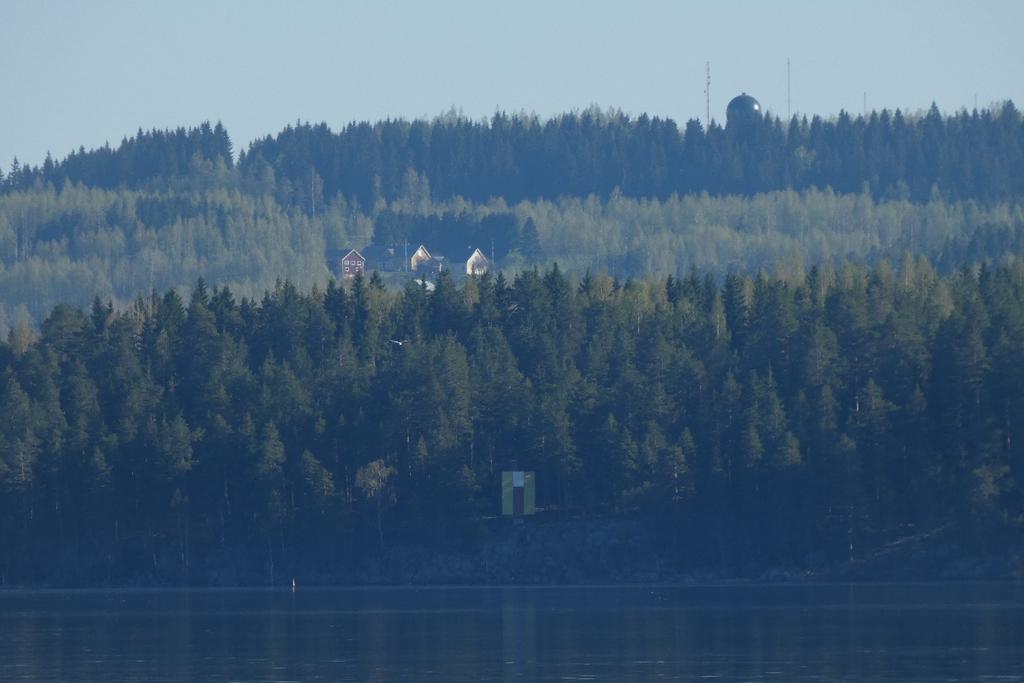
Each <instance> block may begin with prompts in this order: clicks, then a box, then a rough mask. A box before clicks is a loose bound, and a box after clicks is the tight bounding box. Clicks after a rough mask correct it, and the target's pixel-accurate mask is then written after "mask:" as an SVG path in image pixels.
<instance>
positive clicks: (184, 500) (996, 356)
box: [0, 258, 1024, 583]
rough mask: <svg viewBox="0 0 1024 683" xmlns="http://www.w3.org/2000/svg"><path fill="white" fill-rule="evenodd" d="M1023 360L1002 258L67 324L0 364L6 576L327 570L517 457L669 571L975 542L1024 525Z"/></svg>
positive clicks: (547, 486) (201, 292)
mask: <svg viewBox="0 0 1024 683" xmlns="http://www.w3.org/2000/svg"><path fill="white" fill-rule="evenodd" d="M399 342H400V343H399ZM1022 348H1024V266H1022V265H1021V264H1020V263H1016V264H1013V265H1010V266H1006V267H999V268H994V269H988V268H982V269H976V270H970V269H965V270H963V271H960V272H957V273H954V274H952V275H949V276H946V277H940V276H939V275H937V274H936V272H935V271H934V269H932V268H931V267H930V266H929V265H928V264H927V263H926V262H925V261H924V260H921V261H915V260H913V259H910V258H908V259H907V260H905V261H904V262H903V263H902V264H901V265H900V266H899V267H898V268H893V267H892V266H890V265H888V264H885V263H883V264H881V265H879V266H877V267H875V268H871V269H867V268H864V267H862V266H858V265H849V266H844V267H842V268H839V269H832V268H828V267H826V268H820V269H819V268H814V269H811V270H810V271H809V272H807V273H806V274H800V273H790V274H788V275H785V276H784V277H778V278H775V277H766V276H764V275H758V276H754V277H741V276H737V275H732V276H729V277H727V278H726V279H725V280H724V281H722V282H721V283H716V281H715V280H714V279H713V278H711V277H710V276H701V275H696V274H695V275H691V276H688V277H686V278H683V279H676V278H673V277H670V278H667V279H659V280H645V281H637V280H627V281H619V280H615V279H613V278H610V277H607V276H589V275H588V276H586V277H583V278H581V279H577V278H571V277H567V276H566V275H564V274H563V273H562V272H561V271H560V270H558V269H557V268H553V269H550V270H547V271H544V272H539V271H536V270H526V271H523V272H522V273H520V274H519V275H518V276H517V277H516V278H515V280H514V281H512V282H508V281H506V280H505V279H504V277H502V276H500V275H499V276H498V277H496V278H495V277H492V276H490V275H486V276H484V277H483V278H479V279H476V278H473V279H469V280H467V281H466V282H465V284H464V285H462V286H461V287H459V286H456V285H455V284H454V283H453V282H452V281H451V280H450V278H448V277H447V276H442V277H441V278H440V279H439V280H438V281H437V284H436V289H435V290H434V291H433V292H432V293H431V292H428V291H427V289H426V288H425V287H424V286H422V285H417V284H415V283H410V284H409V285H408V286H406V288H405V289H404V290H403V291H401V292H389V291H387V290H385V289H384V287H383V286H382V285H381V283H380V282H379V280H378V279H376V278H373V279H369V280H364V279H362V278H361V277H360V278H358V279H356V280H355V281H354V282H353V283H352V284H351V287H345V288H341V287H337V286H335V285H333V284H332V285H330V286H329V287H328V288H327V289H326V290H325V291H324V290H317V289H312V290H309V291H307V292H301V291H299V290H298V289H296V288H295V287H294V286H293V285H291V284H289V283H287V282H286V283H281V284H279V285H278V286H277V287H275V288H274V289H273V290H272V291H270V292H268V293H267V294H266V295H265V296H264V297H263V298H262V299H259V300H252V299H248V298H243V299H241V300H237V299H236V298H235V297H234V295H233V294H232V293H231V292H230V291H229V290H228V289H227V288H220V287H215V288H213V289H209V288H208V287H207V286H206V285H205V284H204V283H202V282H200V283H199V285H198V286H197V287H195V289H194V292H193V294H192V296H191V299H190V300H189V301H187V302H185V301H182V300H181V299H180V298H179V297H178V295H177V294H176V293H175V292H173V291H169V292H167V293H166V294H164V295H163V296H155V297H153V298H146V299H140V300H139V301H138V302H137V303H136V305H135V306H133V307H132V308H131V309H130V310H126V311H122V312H118V311H114V310H111V309H110V308H109V307H107V306H105V305H104V304H102V303H100V302H98V301H97V302H96V303H95V305H94V306H93V307H92V310H81V309H77V308H73V307H68V306H58V307H57V308H55V309H54V310H53V311H51V313H50V314H49V316H48V317H47V319H46V321H45V322H44V323H43V325H42V329H41V333H40V336H39V338H38V339H37V340H30V339H24V338H19V337H15V338H13V339H12V343H11V344H9V345H0V411H2V414H3V415H4V417H5V419H4V420H3V423H2V424H0V486H2V490H3V495H2V496H0V536H2V537H3V539H4V543H3V544H0V576H2V577H3V578H4V581H6V582H8V583H11V582H14V583H17V582H40V581H56V582H62V583H96V582H125V581H146V582H153V581H156V582H162V581H173V582H177V581H200V582H205V581H217V580H228V581H232V580H233V581H238V580H240V579H239V577H247V578H248V580H257V581H269V580H272V579H273V578H274V577H276V580H280V579H281V577H289V576H292V575H295V573H296V572H298V573H300V574H304V573H309V572H313V571H319V572H321V573H320V575H321V576H330V575H331V572H332V571H334V572H336V571H341V568H344V567H348V566H351V565H353V564H355V563H359V562H360V561H363V560H365V559H366V558H367V557H373V556H376V554H377V553H379V552H380V550H381V549H382V548H385V547H387V545H388V543H389V540H388V539H389V538H390V533H391V530H392V529H395V528H397V527H400V526H401V525H403V524H406V525H408V524H414V525H415V526H416V528H418V529H420V530H421V531H422V533H424V534H426V536H425V537H427V538H429V537H430V536H431V534H433V535H434V536H435V537H445V538H449V539H451V538H457V539H463V542H465V543H467V544H469V545H470V546H471V545H472V544H473V543H474V542H476V541H474V540H473V539H474V538H477V539H478V538H479V533H480V531H479V525H480V524H482V523H483V522H482V520H483V519H484V518H486V517H488V516H493V515H495V514H496V512H497V509H498V508H497V506H498V495H497V491H498V489H499V485H498V482H499V476H500V471H501V470H502V469H507V468H509V467H510V466H512V465H513V464H515V465H517V466H518V467H521V468H525V469H531V470H535V471H536V472H537V482H538V493H537V496H538V505H540V506H541V507H542V508H544V509H546V510H548V511H549V514H550V513H555V512H557V513H558V514H561V515H566V516H574V515H596V514H603V513H614V512H618V513H622V512H625V511H634V512H639V513H642V514H646V515H650V516H651V517H652V518H653V519H657V520H659V521H658V522H655V523H653V526H651V529H653V530H654V531H653V533H656V534H657V535H658V537H659V538H661V539H662V540H663V545H664V546H665V547H672V548H676V550H675V551H673V552H674V553H675V554H674V555H672V558H673V559H672V561H673V562H675V563H676V565H677V566H679V567H692V566H705V567H713V568H716V569H717V570H719V571H721V572H722V573H723V574H726V575H739V574H742V573H743V572H746V571H758V570H759V569H760V568H764V567H767V566H795V567H800V566H802V565H803V564H804V563H806V562H807V558H808V557H818V558H820V560H821V561H826V562H835V561H849V560H850V559H851V558H852V559H854V560H856V559H857V558H859V557H863V556H865V555H867V554H869V553H871V552H872V551H874V550H877V549H878V548H880V547H883V546H884V545H885V544H886V543H887V542H889V541H891V540H893V539H897V538H901V537H903V536H905V535H907V534H912V533H918V532H921V531H927V530H933V529H939V528H942V529H949V530H952V533H953V534H954V537H955V538H956V539H957V541H958V543H959V544H960V548H961V549H962V551H963V552H969V551H977V552H984V551H986V550H998V549H1000V548H1003V547H1005V544H1006V542H1007V539H1008V538H1012V537H1015V536H1014V535H1019V527H1020V524H1021V523H1022V520H1024V508H1022V501H1024V496H1022V495H1021V490H1020V482H1021V481H1024V439H1022V438H1021V437H1020V432H1021V430H1022V429H1024V412H1022V408H1024V396H1022V391H1024V376H1022V374H1021V373H1022V371H1024V364H1022V363H1021V362H1020V355H1021V349H1022ZM378 525H379V528H378ZM216 577H221V578H220V579H218V578H216ZM223 577H227V578H226V579H225V578H223Z"/></svg>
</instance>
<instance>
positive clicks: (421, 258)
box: [409, 244, 431, 273]
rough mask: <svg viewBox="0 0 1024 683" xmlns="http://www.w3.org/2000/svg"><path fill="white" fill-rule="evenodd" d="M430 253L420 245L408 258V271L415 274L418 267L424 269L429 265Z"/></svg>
mask: <svg viewBox="0 0 1024 683" xmlns="http://www.w3.org/2000/svg"><path fill="white" fill-rule="evenodd" d="M430 259H431V256H430V252H429V251H427V248H426V247H425V246H423V245H422V244H421V245H420V246H419V248H418V249H417V250H416V251H414V252H413V254H412V256H410V257H409V270H411V271H412V272H414V273H415V272H416V271H417V270H419V269H420V267H425V266H427V265H428V264H429V263H430Z"/></svg>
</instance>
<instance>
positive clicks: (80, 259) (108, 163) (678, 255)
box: [0, 103, 1024, 335]
mask: <svg viewBox="0 0 1024 683" xmlns="http://www.w3.org/2000/svg"><path fill="white" fill-rule="evenodd" d="M1022 135H1024V124H1022V118H1021V115H1020V112H1018V111H1017V109H1016V108H1015V107H1014V106H1013V104H1012V103H1006V104H1004V105H1001V106H1000V107H997V108H995V109H992V110H982V111H975V112H970V113H968V112H963V111H962V112H959V113H957V114H955V115H952V116H943V115H942V114H940V113H939V111H938V110H937V109H936V108H934V107H933V108H932V109H931V110H930V111H929V112H927V113H926V114H924V115H915V116H905V115H904V114H903V113H901V112H899V111H896V112H889V111H881V112H873V113H872V114H871V115H869V116H860V117H851V116H849V115H847V114H845V113H842V114H840V115H839V116H838V117H837V118H835V119H829V120H826V119H822V118H820V117H814V118H812V119H810V120H809V121H808V120H805V119H802V118H801V119H794V120H792V121H791V122H789V123H788V124H785V125H784V124H783V123H782V122H781V121H779V120H777V119H773V118H770V117H767V116H766V117H764V118H763V119H760V120H755V121H752V122H750V123H749V124H748V125H746V126H740V127H735V126H734V127H727V128H723V127H721V126H719V125H717V124H715V123H712V125H711V126H710V127H709V128H708V129H707V130H705V129H704V128H703V127H702V126H701V125H700V123H699V122H697V121H690V122H688V123H687V124H686V125H685V126H684V127H683V128H682V129H680V128H678V127H677V125H676V123H675V122H673V121H671V120H663V119H658V118H650V117H647V116H640V117H637V118H633V117H629V116H626V115H623V114H621V113H615V112H607V113H606V112H600V111H597V110H594V109H591V110H585V111H582V112H577V113H571V114H566V115H563V116H558V117H554V118H552V119H548V120H539V119H538V118H537V117H535V116H528V115H513V116H509V115H505V114H497V115H495V116H494V117H492V118H491V119H490V120H486V121H471V120H468V119H466V118H463V117H460V116H456V115H447V116H443V117H439V118H437V119H434V120H432V121H420V120H418V121H412V122H408V121H402V120H390V121H382V122H378V123H374V124H369V123H353V124H351V125H349V126H347V127H346V128H345V129H343V130H342V131H340V132H334V131H331V130H330V129H329V128H328V127H327V126H326V125H323V124H321V125H316V126H313V125H308V124H296V125H295V126H289V127H287V128H285V129H284V130H283V131H282V132H280V133H279V134H277V135H276V136H268V137H266V138H264V139H261V140H257V141H255V142H254V143H252V144H251V145H250V146H249V148H248V149H247V150H244V151H243V152H242V153H240V154H239V158H238V160H237V163H236V161H235V159H234V156H233V146H232V142H231V140H230V138H229V136H228V133H227V131H226V130H225V129H224V127H223V126H222V125H220V124H215V125H210V124H202V125H200V126H199V127H196V128H192V129H184V128H179V129H177V130H169V131H149V132H145V131H141V130H140V131H139V132H138V133H137V134H136V135H134V136H132V137H130V138H125V139H124V140H122V141H121V143H120V144H119V145H118V146H116V147H111V146H104V147H102V148H100V149H95V150H90V151H87V150H85V149H79V150H78V151H76V152H74V153H72V154H70V155H69V156H67V157H66V158H64V159H60V160H54V159H52V158H49V157H48V158H47V160H46V162H45V163H44V164H43V165H42V166H39V167H32V166H27V165H22V164H19V163H18V162H17V161H16V160H15V162H14V164H13V165H12V167H11V169H10V171H9V172H8V173H6V174H3V175H0V294H2V297H0V335H5V334H6V333H7V331H9V330H10V329H12V328H14V327H17V326H19V325H31V324H37V323H38V322H39V321H40V320H41V319H42V318H43V317H44V316H45V315H46V314H47V312H48V311H49V310H50V309H51V308H52V307H53V306H54V305H56V304H58V303H70V304H74V305H79V306H87V305H89V303H90V302H91V300H92V297H93V296H99V297H100V298H101V299H103V300H104V301H111V302H113V303H114V304H115V305H116V306H119V307H123V306H126V305H129V304H130V303H131V301H132V300H133V299H134V298H135V297H136V296H137V295H139V294H144V295H148V294H149V293H151V292H152V291H163V290H165V289H166V288H168V287H176V288H179V289H180V290H181V291H182V292H187V290H188V289H189V288H190V287H191V285H192V283H194V282H195V281H196V279H197V278H199V277H206V278H208V279H210V280H211V281H216V282H222V283H225V284H229V285H230V286H231V287H232V288H233V290H234V291H235V292H236V293H238V294H239V295H247V296H258V295H259V294H260V293H262V292H263V291H264V290H266V289H268V288H270V287H272V286H273V285H274V282H275V281H276V280H277V279H278V278H288V279H290V280H291V281H292V282H295V283H296V284H297V285H298V286H300V287H302V288H304V289H306V288H309V287H311V286H312V285H313V284H316V283H318V284H320V285H321V286H324V285H325V284H326V281H327V279H328V278H329V276H330V268H331V264H330V263H329V262H328V261H327V256H328V254H331V253H335V252H336V251H337V250H342V249H348V248H352V247H355V248H361V247H364V246H367V245H369V244H371V243H375V244H377V245H382V246H401V245H404V244H405V243H406V242H410V243H412V245H413V248H415V246H416V245H418V244H419V243H427V244H428V246H429V247H430V249H432V250H433V251H435V252H438V253H441V254H445V253H446V252H448V253H451V254H455V253H459V252H461V251H462V250H464V249H465V248H466V247H467V246H476V247H481V248H482V249H483V251H484V252H485V253H487V254H488V255H494V256H495V257H497V261H498V267H500V268H503V269H505V270H506V271H508V272H510V273H515V272H518V271H519V270H520V269H522V268H524V267H530V266H532V265H541V266H544V265H549V264H551V263H553V262H556V261H557V262H558V263H560V264H561V265H562V267H563V268H565V269H568V270H570V271H572V272H575V273H577V274H581V273H583V272H585V271H586V270H588V269H589V270H591V271H593V272H607V273H609V274H612V275H615V276H619V277H647V276H666V275H673V276H676V277H679V276H684V275H685V274H686V273H687V272H688V271H689V269H690V268H693V267H697V268H699V269H701V270H710V271H713V272H714V273H716V274H717V275H722V274H724V273H726V272H739V273H752V272H755V271H756V270H758V269H768V270H771V269H774V268H776V267H782V268H788V269H792V268H800V267H806V266H808V265H811V264H816V263H828V262H831V263H838V262H840V261H843V260H851V259H852V260H862V261H864V262H865V263H868V264H871V263H875V262H877V261H878V260H879V259H882V258H888V259H889V260H891V261H898V260H899V259H900V258H901V257H902V255H903V254H904V253H906V252H909V253H912V254H914V255H915V256H917V255H923V256H927V257H928V258H929V260H930V261H931V262H932V263H933V264H934V265H935V266H936V267H937V268H938V269H939V270H940V272H948V270H949V269H951V268H956V267H958V266H959V265H960V264H961V263H963V262H964V261H967V262H972V263H973V262H980V261H983V260H988V261H992V262H999V261H1001V260H1003V259H1005V258H1007V257H1008V256H1009V257H1012V256H1019V255H1020V254H1021V253H1022V251H1021V246H1022V244H1024V218H1022V212H1021V204H1020V197H1021V196H1022V193H1021V190H1022V189H1024V188H1022V187H1021V186H1020V183H1021V182H1024V181H1022V180H1021V179H1022V178H1024V161H1022V160H1024V151H1022V150H1024V145H1022V139H1024V138H1022Z"/></svg>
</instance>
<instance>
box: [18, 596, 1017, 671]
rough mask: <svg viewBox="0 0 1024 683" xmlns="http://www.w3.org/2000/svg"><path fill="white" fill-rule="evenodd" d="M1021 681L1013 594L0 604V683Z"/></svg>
mask: <svg viewBox="0 0 1024 683" xmlns="http://www.w3.org/2000/svg"><path fill="white" fill-rule="evenodd" d="M187 679H192V680H197V679H198V680H245V681H313V680H338V681H395V680H438V681H476V680H488V681H494V680H499V681H504V680H543V681H565V680H590V681H624V680H625V681H639V680H682V681H708V680H716V679H717V680H728V681H732V680H736V681H740V680H742V681H801V680H807V681H838V680H857V681H868V680H876V681H956V680H971V681H979V680H981V681H985V680H989V681H1024V586H1020V585H1016V584H982V585H979V584H970V585H885V586H877V585H851V586H845V585H844V586H840V585H815V586H806V585H798V586H793V585H787V586H775V585H772V586H714V587H680V588H671V587H670V588H665V587H655V588H651V587H607V588H594V587H585V588H564V587H559V588H420V589H415V588H381V589H337V590H334V589H324V590H318V589H307V588H302V587H300V588H299V590H298V591H296V592H295V593H292V592H291V591H276V590H265V591H260V590H233V591H219V590H218V591H213V590H210V591H163V590H160V591H109V592H105V591H86V592H74V591H73V592H58V591H6V592H4V591H0V681H17V680H69V681H90V680H119V681H161V680H163V681H178V680H187Z"/></svg>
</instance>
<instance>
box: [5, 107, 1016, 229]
mask: <svg viewBox="0 0 1024 683" xmlns="http://www.w3.org/2000/svg"><path fill="white" fill-rule="evenodd" d="M232 150H233V148H232V144H231V140H230V138H229V136H228V134H227V131H226V130H225V129H224V128H223V126H221V125H220V124H219V123H218V124H216V125H214V126H211V125H210V124H209V123H205V124H203V125H201V126H200V127H198V128H194V129H189V130H186V129H183V128H182V129H178V130H174V131H150V132H144V131H141V130H140V131H138V133H137V134H136V135H135V136H133V137H132V138H126V139H124V140H122V142H121V144H120V146H118V147H117V148H116V149H112V148H110V147H109V146H106V147H103V148H100V149H97V150H91V151H86V150H84V149H80V150H79V151H77V152H75V153H72V154H70V155H69V156H68V157H67V158H65V159H64V160H62V161H56V162H55V161H53V160H52V159H51V158H49V157H48V158H47V159H46V161H45V162H44V163H43V165H42V166H40V167H30V166H22V165H20V164H18V163H17V160H15V165H14V166H13V167H12V169H11V171H10V173H9V174H8V175H7V177H6V179H5V180H4V182H3V184H4V186H5V187H6V188H8V189H26V188H29V187H31V186H32V185H33V184H35V183H36V182H42V183H44V184H45V183H52V184H54V185H55V186H57V187H60V186H61V185H63V183H64V182H72V183H81V184H84V185H87V186H89V187H101V188H105V189H114V188H125V187H127V188H134V189H145V188H153V187H164V186H166V184H167V183H168V182H169V181H171V180H173V179H176V178H179V177H182V176H187V175H190V174H191V173H192V160H193V158H194V157H199V158H201V159H205V160H209V161H211V162H213V161H216V160H218V159H220V160H222V162H223V163H224V164H225V165H226V167H227V169H230V170H237V172H238V174H239V176H240V182H241V184H242V185H244V186H245V187H246V189H247V190H248V191H249V192H251V193H253V194H257V195H262V194H267V193H269V192H271V191H272V192H273V194H274V196H275V197H276V198H277V200H278V202H279V203H280V204H282V205H285V206H296V207H300V208H301V209H302V210H304V211H306V212H307V213H310V214H315V213H316V211H317V208H318V207H319V206H322V205H323V204H324V203H325V202H328V201H330V200H331V199H333V198H334V197H335V196H337V195H343V196H345V197H347V198H348V199H349V200H350V201H352V202H356V203H358V204H359V206H360V207H362V208H363V210H364V211H371V210H372V209H373V207H374V206H375V205H376V204H377V202H379V201H381V200H383V201H385V202H390V201H394V200H395V199H398V198H399V197H401V196H403V195H406V194H408V192H409V190H410V186H414V187H417V188H419V189H420V191H425V192H426V193H427V194H428V195H429V196H430V197H431V198H432V199H434V200H438V201H444V200H450V199H454V198H456V197H461V198H463V199H466V200H469V201H473V202H486V201H487V200H489V199H491V198H495V197H501V198H503V199H505V200H506V201H507V202H509V203H517V202H520V201H523V200H536V199H548V200H553V199H557V198H559V197H586V196H590V195H595V196H597V197H599V198H607V197H609V196H611V195H612V194H614V193H616V192H618V193H621V194H622V195H624V196H627V197H641V198H658V199H666V198H668V197H669V196H671V195H672V194H677V195H688V194H700V193H704V192H706V193H708V194H711V195H713V196H719V195H744V196H750V195H753V194H759V193H765V192H772V191H776V190H785V189H793V190H806V189H810V188H817V189H822V190H823V189H825V188H831V189H832V190H834V191H835V192H838V193H841V194H846V193H863V192H866V193H868V194H870V195H871V196H872V197H873V198H874V199H876V200H880V199H911V200H913V201H917V202H920V201H925V200H928V199H931V198H935V197H938V198H942V199H945V200H948V201H960V200H976V201H1007V200H1011V199H1015V198H1018V197H1020V196H1021V194H1024V124H1022V119H1021V114H1020V112H1019V111H1018V110H1017V109H1016V107H1015V106H1014V104H1013V103H1012V102H1005V103H1003V104H1000V105H994V106H993V107H991V108H988V109H981V110H977V109H975V110H974V111H971V112H968V111H966V110H961V111H959V112H956V113H955V114H953V115H943V114H942V113H941V112H940V111H939V109H938V107H936V106H935V105H934V104H933V105H932V107H931V109H929V110H928V111H927V112H925V113H922V114H907V113H904V112H901V111H900V110H896V111H889V110H882V111H873V112H871V113H870V114H865V115H860V116H852V115H851V114H849V113H848V112H845V111H844V112H840V113H839V115H838V116H837V117H834V118H829V119H826V118H822V117H820V116H813V117H812V118H811V119H809V120H808V118H807V117H806V116H802V117H795V116H794V117H793V119H792V120H790V121H788V122H783V121H781V120H780V119H779V118H777V117H773V116H771V115H770V114H765V115H764V117H763V118H762V119H760V120H755V121H752V122H747V123H746V124H745V125H732V126H722V125H720V124H719V123H718V122H715V121H712V122H711V123H710V125H707V126H705V125H702V124H701V122H700V121H698V120H695V119H691V120H689V121H687V122H686V124H685V125H684V126H683V128H682V129H680V127H679V125H678V124H677V123H676V122H675V121H673V120H671V119H663V118H659V117H650V116H648V115H647V114H643V115H640V116H638V117H635V118H634V117H631V116H629V115H626V114H623V113H622V112H619V111H615V110H609V111H601V110H599V109H597V108H593V107H592V108H590V109H586V110H583V111H579V112H572V113H568V114H564V115H561V116H555V117H552V118H550V119H547V120H541V119H539V118H538V117H537V116H536V115H528V114H513V115H509V114H507V113H504V112H498V113H496V114H494V116H493V117H491V118H490V119H489V120H486V119H485V120H482V121H473V120H470V119H468V118H466V117H463V116H461V115H459V114H457V113H456V112H449V113H448V114H446V115H444V116H440V117H437V118H435V119H434V120H431V121H427V120H415V121H411V122H410V121H405V120H401V119H399V120H386V121H379V122H376V123H369V122H353V123H351V124H349V125H347V126H345V128H344V129H343V130H341V131H340V132H334V131H332V130H331V129H330V128H329V127H328V126H327V125H326V124H323V123H321V124H317V125H312V124H309V123H302V122H297V123H296V124H295V125H294V126H288V127H286V128H285V129H284V130H282V131H281V132H280V133H278V134H277V135H276V136H269V135H268V136H266V137H264V138H262V139H259V140H256V141H254V142H253V143H251V144H250V145H249V148H248V149H246V150H242V151H241V152H240V153H239V156H238V163H237V167H236V165H234V164H233V163H232V162H233V154H232Z"/></svg>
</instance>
